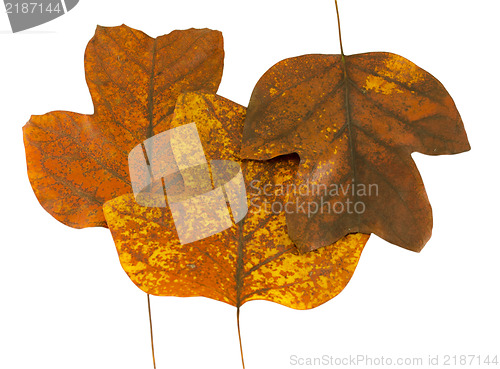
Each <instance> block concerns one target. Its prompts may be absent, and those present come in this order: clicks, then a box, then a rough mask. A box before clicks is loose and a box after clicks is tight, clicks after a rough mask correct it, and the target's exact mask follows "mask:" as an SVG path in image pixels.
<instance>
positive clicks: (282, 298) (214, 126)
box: [104, 93, 369, 309]
mask: <svg viewBox="0 0 500 369" xmlns="http://www.w3.org/2000/svg"><path fill="white" fill-rule="evenodd" d="M244 116H245V108H244V107H242V106H240V105H238V104H236V103H233V102H231V101H229V100H227V99H224V98H222V97H219V96H216V95H208V94H199V93H191V94H186V95H182V96H181V97H179V100H178V103H177V106H176V108H175V112H174V118H173V120H172V127H180V126H183V125H185V124H189V123H192V122H195V123H196V124H197V128H198V131H199V136H200V140H201V143H202V145H203V148H204V151H205V154H206V156H207V159H210V160H234V161H238V160H239V159H238V157H239V147H240V145H241V135H242V131H243V120H244ZM297 164H298V163H297V160H296V158H295V157H293V156H292V157H284V158H279V159H275V160H270V161H267V162H258V161H243V162H242V163H241V167H242V172H243V176H244V178H245V182H246V187H247V194H248V214H247V216H246V217H245V218H244V219H243V220H242V221H240V222H239V223H237V224H234V225H233V226H232V227H230V228H228V229H226V230H225V231H222V232H220V233H217V234H214V235H212V236H210V237H207V238H204V239H201V240H198V241H195V242H191V243H188V244H181V243H180V242H179V238H178V236H177V231H176V228H175V225H174V220H173V219H172V213H171V211H170V209H169V208H168V207H147V206H141V205H139V204H138V203H137V202H136V200H135V198H134V195H133V194H126V195H122V196H120V197H118V198H116V199H113V200H110V201H108V202H106V204H105V205H104V214H105V216H106V221H107V223H108V226H109V229H110V230H111V233H112V235H113V238H114V241H115V244H116V248H117V251H118V254H119V257H120V262H121V265H122V267H123V269H124V270H125V271H126V272H127V274H128V276H129V277H130V278H131V280H132V281H133V282H134V283H135V284H136V285H137V286H138V287H139V288H140V289H141V290H143V291H145V292H147V293H149V294H153V295H158V296H183V297H186V296H205V297H208V298H211V299H215V300H218V301H223V302H226V303H228V304H231V305H234V306H236V307H240V306H241V305H243V304H244V303H245V302H247V301H251V300H258V299H261V300H268V301H273V302H276V303H279V304H282V305H285V306H288V307H292V308H295V309H310V308H313V307H315V306H318V305H320V304H322V303H324V302H326V301H328V300H330V299H331V298H333V297H334V296H336V295H337V294H338V293H339V292H340V291H342V289H343V288H344V287H345V286H346V284H347V283H348V281H349V280H350V278H351V276H352V274H353V272H354V270H355V268H356V265H357V262H358V260H359V257H360V255H361V252H362V250H363V247H364V245H365V243H366V241H367V240H368V237H369V236H368V235H364V234H351V235H348V236H346V237H344V238H342V239H341V240H339V241H338V242H337V243H335V244H334V245H330V246H327V247H325V248H322V249H321V250H317V251H314V252H311V253H307V254H300V253H299V251H298V249H297V248H296V247H295V245H294V244H293V242H292V240H291V239H290V238H289V237H288V235H287V231H286V220H285V213H284V212H283V211H280V209H283V206H284V204H286V202H287V200H288V199H287V196H286V194H285V195H284V196H282V191H281V190H280V189H282V188H284V187H286V185H287V184H289V183H290V182H291V180H292V178H293V177H294V173H295V171H296V169H297ZM263 189H266V190H265V191H264V190H263ZM265 204H268V205H269V204H271V205H270V206H265ZM273 208H274V211H273Z"/></svg>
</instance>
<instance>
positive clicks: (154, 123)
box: [23, 25, 224, 228]
mask: <svg viewBox="0 0 500 369" xmlns="http://www.w3.org/2000/svg"><path fill="white" fill-rule="evenodd" d="M223 58H224V51H223V46H222V34H221V33H220V32H218V31H212V30H209V29H189V30H185V31H173V32H171V33H170V34H168V35H164V36H161V37H158V38H155V39H153V38H151V37H149V36H147V35H146V34H144V33H143V32H140V31H137V30H134V29H132V28H129V27H127V26H125V25H122V26H119V27H110V28H108V27H97V30H96V33H95V35H94V37H93V38H92V39H91V40H90V42H89V44H88V46H87V49H86V51H85V76H86V79H87V84H88V86H89V90H90V94H91V96H92V101H93V103H94V114H92V115H85V114H77V113H73V112H65V111H55V112H51V113H47V114H45V115H41V116H32V117H31V119H30V120H29V122H28V123H27V124H26V125H25V126H24V128H23V131H24V143H25V147H26V159H27V163H28V175H29V179H30V182H31V185H32V187H33V190H34V192H35V194H36V196H37V198H38V200H39V201H40V204H41V205H42V206H43V207H44V208H45V210H47V211H48V212H49V213H50V214H51V215H52V216H54V217H55V218H56V219H57V220H59V221H61V222H63V223H64V224H66V225H69V226H71V227H75V228H83V227H92V226H106V222H105V219H104V215H103V213H102V205H103V204H104V203H105V202H106V201H108V200H110V199H112V198H114V197H116V196H119V195H122V194H124V193H128V192H131V190H132V188H131V186H130V180H129V173H128V167H127V157H128V154H129V152H130V150H131V149H132V148H133V147H134V146H135V145H137V144H138V143H139V142H141V141H143V140H144V139H146V138H148V137H151V136H153V135H154V134H156V133H159V132H162V131H164V130H165V129H167V128H169V125H170V120H171V115H172V112H173V109H174V106H175V102H176V100H177V97H178V96H179V94H180V93H182V92H188V91H197V90H200V91H206V92H214V93H215V92H216V91H217V88H218V86H219V83H220V79H221V76H222V67H223Z"/></svg>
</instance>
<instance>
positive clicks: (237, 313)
mask: <svg viewBox="0 0 500 369" xmlns="http://www.w3.org/2000/svg"><path fill="white" fill-rule="evenodd" d="M236 324H237V325H238V338H239V340H240V354H241V364H242V365H243V369H245V360H244V359H243V345H242V344H241V331H240V307H239V306H238V307H237V308H236Z"/></svg>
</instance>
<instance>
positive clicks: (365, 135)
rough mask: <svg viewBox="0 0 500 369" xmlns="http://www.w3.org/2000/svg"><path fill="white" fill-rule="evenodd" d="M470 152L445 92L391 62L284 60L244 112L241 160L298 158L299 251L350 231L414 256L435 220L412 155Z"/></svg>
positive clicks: (425, 76) (374, 58)
mask: <svg viewBox="0 0 500 369" xmlns="http://www.w3.org/2000/svg"><path fill="white" fill-rule="evenodd" d="M469 149H470V146H469V143H468V141H467V136H466V133H465V130H464V127H463V123H462V120H461V119H460V115H459V113H458V111H457V109H456V107H455V104H454V103H453V100H452V98H451V97H450V95H449V94H448V92H447V91H446V90H445V88H444V87H443V85H442V84H441V83H440V82H439V81H438V80H437V79H436V78H434V77H433V76H431V75H430V74H429V73H427V72H426V71H424V70H423V69H421V68H419V67H418V66H416V65H415V64H413V63H412V62H411V61H409V60H407V59H405V58H403V57H401V56H399V55H395V54H390V53H367V54H359V55H352V56H345V57H344V56H341V55H304V56H300V57H296V58H290V59H286V60H283V61H281V62H279V63H277V64H276V65H275V66H273V67H272V68H271V69H270V70H268V71H267V72H266V73H265V74H264V75H263V76H262V78H261V79H260V80H259V82H258V83H257V85H256V86H255V89H254V91H253V94H252V97H251V99H250V103H249V106H248V112H247V117H246V121H245V129H244V134H243V148H242V151H241V155H242V157H243V158H246V159H257V160H267V159H270V158H274V157H276V156H279V155H284V154H290V153H297V154H298V155H299V157H300V165H299V169H298V171H297V174H296V177H295V179H294V184H295V185H296V186H304V189H303V190H302V191H301V193H299V191H295V192H293V193H292V194H291V196H292V197H293V199H294V200H296V201H298V202H300V203H301V204H302V203H303V204H305V205H306V206H297V207H296V208H295V209H292V211H290V212H288V213H287V224H288V232H289V235H290V237H291V239H292V240H293V242H294V243H295V244H296V245H297V247H298V248H299V249H300V250H301V251H303V252H306V251H310V250H315V249H319V248H320V247H323V246H326V245H329V244H331V243H333V242H336V241H337V240H339V239H341V238H342V237H343V236H345V235H346V234H349V233H353V232H362V233H375V234H377V235H378V236H380V237H382V238H383V239H385V240H387V241H389V242H391V243H394V244H396V245H399V246H401V247H404V248H407V249H410V250H413V251H420V250H421V249H422V248H423V247H424V245H425V244H426V242H427V241H428V239H429V238H430V236H431V230H432V212H431V207H430V204H429V201H428V199H427V195H426V192H425V188H424V184H423V182H422V179H421V177H420V174H419V172H418V169H417V167H416V165H415V163H414V161H413V160H412V158H411V153H412V152H415V151H417V152H421V153H423V154H428V155H442V154H455V153H460V152H463V151H467V150H469Z"/></svg>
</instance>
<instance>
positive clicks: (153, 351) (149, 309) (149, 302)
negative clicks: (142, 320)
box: [147, 293, 156, 369]
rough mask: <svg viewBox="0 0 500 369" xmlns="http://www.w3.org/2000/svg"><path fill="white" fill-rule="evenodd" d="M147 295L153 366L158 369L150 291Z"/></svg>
mask: <svg viewBox="0 0 500 369" xmlns="http://www.w3.org/2000/svg"><path fill="white" fill-rule="evenodd" d="M147 295H148V313H149V332H150V334H151V352H152V354H153V368H154V369H156V361H155V345H154V342H153V321H152V319H151V301H150V300H149V293H148V294H147Z"/></svg>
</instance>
